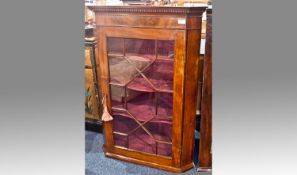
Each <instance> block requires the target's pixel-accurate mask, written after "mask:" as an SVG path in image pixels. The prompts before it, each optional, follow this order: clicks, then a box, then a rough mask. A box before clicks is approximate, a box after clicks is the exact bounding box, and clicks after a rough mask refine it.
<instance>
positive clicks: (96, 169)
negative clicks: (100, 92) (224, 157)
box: [85, 131, 211, 175]
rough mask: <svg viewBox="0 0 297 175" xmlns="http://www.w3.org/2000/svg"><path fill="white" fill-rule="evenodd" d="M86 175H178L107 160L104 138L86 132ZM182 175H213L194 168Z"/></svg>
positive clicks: (97, 134) (98, 134)
mask: <svg viewBox="0 0 297 175" xmlns="http://www.w3.org/2000/svg"><path fill="white" fill-rule="evenodd" d="M85 144H86V145H85V167H86V169H85V175H158V174H165V175H170V174H177V173H169V172H166V171H161V170H157V169H153V168H149V167H145V166H140V165H136V164H133V163H128V162H123V161H119V160H115V159H111V158H106V157H105V156H104V154H103V152H102V149H101V147H102V144H103V136H102V134H100V133H96V132H91V131H86V132H85ZM180 174H181V175H211V173H210V172H208V173H200V172H199V173H198V172H197V171H196V168H193V169H191V170H189V171H187V172H185V173H180Z"/></svg>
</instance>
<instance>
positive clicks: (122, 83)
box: [107, 38, 174, 156]
mask: <svg viewBox="0 0 297 175" xmlns="http://www.w3.org/2000/svg"><path fill="white" fill-rule="evenodd" d="M107 42H108V43H107V47H108V61H109V74H110V82H109V83H110V90H111V100H112V104H111V105H112V114H113V117H114V120H113V125H114V132H113V134H114V141H115V145H116V146H120V147H124V148H127V149H131V150H136V151H141V152H146V153H150V154H156V155H162V156H171V152H172V151H171V150H172V115H173V114H172V105H173V68H174V67H173V66H174V41H169V40H148V39H131V38H108V40H107Z"/></svg>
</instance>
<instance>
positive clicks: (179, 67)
mask: <svg viewBox="0 0 297 175" xmlns="http://www.w3.org/2000/svg"><path fill="white" fill-rule="evenodd" d="M175 44H176V46H175V61H174V87H173V91H174V94H173V131H172V132H173V133H172V142H173V143H172V146H173V147H172V152H173V156H172V159H173V162H172V163H173V166H175V167H180V166H181V160H180V158H181V142H182V116H183V105H182V104H183V96H184V74H185V48H186V45H185V31H179V32H177V34H176V40H175Z"/></svg>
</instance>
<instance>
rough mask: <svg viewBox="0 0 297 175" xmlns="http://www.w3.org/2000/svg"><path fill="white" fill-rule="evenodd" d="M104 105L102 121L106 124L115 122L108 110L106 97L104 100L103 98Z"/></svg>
mask: <svg viewBox="0 0 297 175" xmlns="http://www.w3.org/2000/svg"><path fill="white" fill-rule="evenodd" d="M102 104H103V113H102V117H101V120H102V121H105V122H107V121H111V120H113V118H112V116H111V115H110V114H109V112H108V110H107V106H106V97H105V96H103V98H102Z"/></svg>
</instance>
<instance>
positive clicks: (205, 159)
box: [198, 9, 212, 171]
mask: <svg viewBox="0 0 297 175" xmlns="http://www.w3.org/2000/svg"><path fill="white" fill-rule="evenodd" d="M205 47H206V48H205V58H204V82H203V89H202V104H201V127H200V145H199V148H200V150H199V160H198V166H199V169H200V170H201V171H205V170H209V169H211V167H212V155H211V144H212V11H211V9H208V10H207V28H206V43H205Z"/></svg>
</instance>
